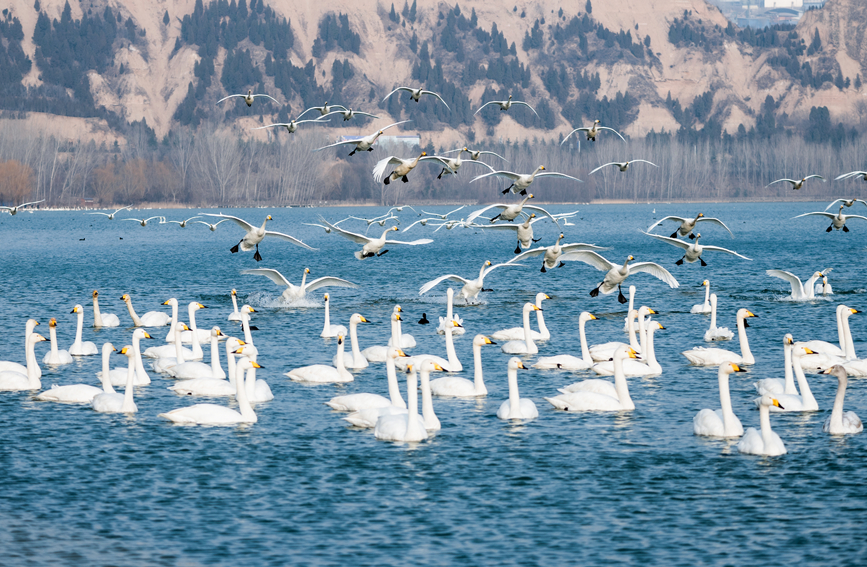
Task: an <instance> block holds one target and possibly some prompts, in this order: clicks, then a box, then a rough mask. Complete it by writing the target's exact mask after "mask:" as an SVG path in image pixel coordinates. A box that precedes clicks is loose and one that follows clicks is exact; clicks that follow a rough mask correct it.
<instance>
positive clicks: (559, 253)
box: [509, 232, 605, 274]
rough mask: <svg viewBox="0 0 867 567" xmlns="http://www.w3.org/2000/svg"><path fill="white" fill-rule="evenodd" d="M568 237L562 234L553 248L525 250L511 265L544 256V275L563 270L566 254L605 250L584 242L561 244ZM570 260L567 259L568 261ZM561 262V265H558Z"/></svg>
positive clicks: (510, 261) (511, 261)
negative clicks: (550, 271)
mask: <svg viewBox="0 0 867 567" xmlns="http://www.w3.org/2000/svg"><path fill="white" fill-rule="evenodd" d="M565 237H566V235H565V234H563V233H562V232H561V233H560V236H558V237H557V241H556V242H554V244H552V245H551V246H540V247H538V248H533V249H531V250H525V251H524V252H521V253H520V254H518V255H517V256H515V257H514V258H512V259H511V260H509V263H510V264H514V263H517V262H520V261H521V260H524V259H525V258H532V257H535V256H542V268H541V269H540V270H539V271H541V272H542V273H543V274H544V273H546V272H547V271H548V270H553V269H554V268H562V267H563V266H565V265H566V264H565V262H564V260H563V259H562V258H563V255H564V254H568V253H569V252H578V251H581V250H605V248H602V247H600V246H596V245H594V244H585V243H583V242H572V243H569V244H560V241H561V240H563V239H564V238H565ZM568 259H569V258H566V260H568ZM558 262H559V263H558Z"/></svg>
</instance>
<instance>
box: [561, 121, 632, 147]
mask: <svg viewBox="0 0 867 567" xmlns="http://www.w3.org/2000/svg"><path fill="white" fill-rule="evenodd" d="M602 130H611V131H612V132H614V133H615V134H617V137H618V138H620V139H621V140H623V141H624V142H625V141H626V138H624V137H623V136H621V135H620V132H618V131H617V130H615V129H614V128H609V127H608V126H599V120H594V121H593V126H590V127H589V128H575V129H574V130H572V131H571V132H569V133H568V134H566V137H565V138H563V141H562V142H560V145H561V146H562V145H563V144H565V143H566V140H568V139H569V136H571V135H572V134H574V133H576V132H584V133H585V134H586V135H587V141H589V142H595V141H596V136H598V135H599V133H600V132H601V131H602ZM578 143H579V144H580V143H581V142H580V141H579V142H578Z"/></svg>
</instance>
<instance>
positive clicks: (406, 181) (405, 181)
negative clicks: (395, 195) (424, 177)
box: [400, 175, 409, 183]
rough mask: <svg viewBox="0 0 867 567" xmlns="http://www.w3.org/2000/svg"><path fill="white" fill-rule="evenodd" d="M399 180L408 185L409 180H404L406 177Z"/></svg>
mask: <svg viewBox="0 0 867 567" xmlns="http://www.w3.org/2000/svg"><path fill="white" fill-rule="evenodd" d="M400 180H401V181H403V182H404V183H409V179H407V178H406V175H404V176H403V177H401V178H400Z"/></svg>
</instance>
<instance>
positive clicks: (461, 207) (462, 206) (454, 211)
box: [446, 205, 466, 216]
mask: <svg viewBox="0 0 867 567" xmlns="http://www.w3.org/2000/svg"><path fill="white" fill-rule="evenodd" d="M464 207H466V205H461V206H460V207H458V208H457V209H455V210H453V211H449V212H447V213H446V216H449V215H450V214H452V213H456V212H458V211H460V210H461V209H463V208H464Z"/></svg>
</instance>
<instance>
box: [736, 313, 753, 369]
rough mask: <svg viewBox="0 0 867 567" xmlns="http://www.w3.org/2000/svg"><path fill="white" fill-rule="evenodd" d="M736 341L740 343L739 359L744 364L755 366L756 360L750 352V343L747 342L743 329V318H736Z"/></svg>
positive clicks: (744, 329) (745, 332)
mask: <svg viewBox="0 0 867 567" xmlns="http://www.w3.org/2000/svg"><path fill="white" fill-rule="evenodd" d="M738 341H739V342H740V343H741V358H742V359H743V362H744V364H755V363H756V359H755V358H753V353H752V351H750V342H749V341H748V340H747V330H746V328H745V327H744V318H743V317H738Z"/></svg>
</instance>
